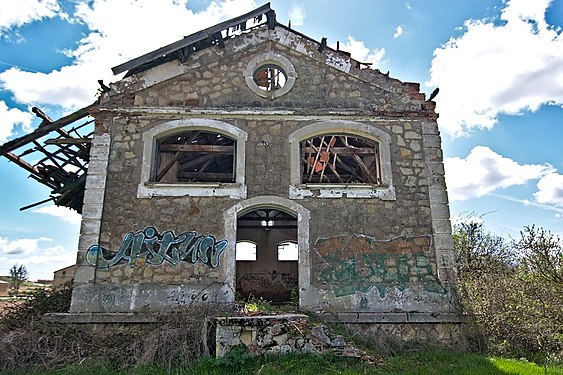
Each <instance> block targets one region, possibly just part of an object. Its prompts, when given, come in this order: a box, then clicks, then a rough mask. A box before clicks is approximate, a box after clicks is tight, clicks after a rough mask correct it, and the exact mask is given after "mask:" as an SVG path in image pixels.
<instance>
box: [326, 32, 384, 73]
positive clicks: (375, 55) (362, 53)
mask: <svg viewBox="0 0 563 375" xmlns="http://www.w3.org/2000/svg"><path fill="white" fill-rule="evenodd" d="M330 47H331V48H334V49H336V43H333V44H331V45H330ZM340 49H341V50H342V51H346V52H350V54H351V55H352V58H354V59H356V60H358V61H360V62H366V63H372V64H373V65H372V68H377V66H379V64H380V63H381V61H382V59H383V55H384V54H385V48H381V49H377V48H376V49H374V50H371V49H369V48H368V47H366V45H365V44H364V42H363V41H361V40H356V39H355V38H354V37H353V36H348V40H347V41H346V42H344V43H340Z"/></svg>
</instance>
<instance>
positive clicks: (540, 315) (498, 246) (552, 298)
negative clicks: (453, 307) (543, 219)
mask: <svg viewBox="0 0 563 375" xmlns="http://www.w3.org/2000/svg"><path fill="white" fill-rule="evenodd" d="M531 233H532V234H533V236H531V235H530V234H531ZM538 233H539V234H538ZM546 233H548V232H545V231H543V230H540V231H539V232H537V233H536V230H535V229H534V227H527V228H526V229H525V231H524V232H523V233H522V239H520V240H519V241H513V242H512V243H507V242H506V241H505V240H504V239H502V238H500V237H498V236H495V235H494V234H490V233H488V232H486V231H485V229H484V226H483V224H482V223H477V224H475V223H470V224H467V223H466V224H464V225H457V226H454V250H455V251H456V254H457V259H458V269H459V272H458V274H459V292H460V300H461V301H460V302H461V304H462V306H463V309H464V313H465V314H466V315H467V317H468V323H469V327H468V328H469V329H470V330H472V331H473V333H474V335H473V339H474V340H473V341H474V344H475V345H476V347H477V348H478V349H480V350H483V351H485V352H487V353H488V354H494V355H506V356H511V357H515V358H520V357H527V358H532V359H535V360H540V361H543V360H544V359H545V358H548V357H553V356H561V353H562V350H563V340H562V338H563V289H562V288H561V286H562V285H561V284H559V283H557V282H555V281H556V279H555V278H554V277H546V273H547V272H549V273H548V275H553V274H554V269H555V270H557V268H556V267H555V268H550V269H549V270H548V271H546V269H545V268H542V267H544V265H545V264H550V265H553V264H554V262H549V263H547V262H546V261H545V259H546V256H545V254H550V255H552V254H554V253H555V252H554V251H553V249H554V248H555V249H560V248H561V246H560V244H558V239H557V241H555V239H554V238H553V237H549V236H547V235H546ZM546 238H548V239H549V241H546V240H545V239H546ZM538 239H540V240H538ZM531 245H533V246H534V248H533V249H530V246H531ZM542 246H544V247H545V246H549V250H546V249H545V248H542ZM537 254H540V255H539V256H543V258H542V259H540V260H537V258H536V261H535V262H534V263H531V262H532V260H533V259H534V256H536V257H537V256H538V255H537ZM549 259H551V258H549ZM532 265H533V266H532Z"/></svg>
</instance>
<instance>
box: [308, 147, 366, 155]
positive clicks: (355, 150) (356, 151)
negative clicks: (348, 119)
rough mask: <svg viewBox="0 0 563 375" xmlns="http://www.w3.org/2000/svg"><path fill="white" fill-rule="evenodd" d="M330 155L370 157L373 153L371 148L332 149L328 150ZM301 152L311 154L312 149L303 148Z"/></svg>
mask: <svg viewBox="0 0 563 375" xmlns="http://www.w3.org/2000/svg"><path fill="white" fill-rule="evenodd" d="M330 151H331V152H332V153H336V154H340V155H348V156H350V155H354V154H357V155H372V154H373V153H374V151H375V150H374V148H373V147H362V148H350V147H332V148H331V149H330ZM302 152H308V153H313V152H314V149H313V148H311V147H303V149H302Z"/></svg>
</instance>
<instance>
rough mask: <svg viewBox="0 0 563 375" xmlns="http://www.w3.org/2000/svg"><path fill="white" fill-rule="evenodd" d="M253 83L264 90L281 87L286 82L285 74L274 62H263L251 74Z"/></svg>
mask: <svg viewBox="0 0 563 375" xmlns="http://www.w3.org/2000/svg"><path fill="white" fill-rule="evenodd" d="M253 78H254V83H256V85H257V86H258V87H259V88H260V89H261V90H264V91H274V90H280V89H282V88H283V87H284V86H285V84H286V83H287V74H285V72H284V70H283V69H282V68H281V67H279V66H278V65H275V64H265V65H262V66H261V67H259V68H258V69H256V71H255V72H254V75H253Z"/></svg>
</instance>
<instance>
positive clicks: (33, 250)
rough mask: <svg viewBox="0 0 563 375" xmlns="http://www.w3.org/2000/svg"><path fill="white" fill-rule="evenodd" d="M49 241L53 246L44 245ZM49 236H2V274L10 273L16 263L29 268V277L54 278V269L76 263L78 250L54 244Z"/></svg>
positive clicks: (0, 270) (0, 263) (0, 257)
mask: <svg viewBox="0 0 563 375" xmlns="http://www.w3.org/2000/svg"><path fill="white" fill-rule="evenodd" d="M43 242H49V243H51V245H52V246H47V247H45V246H44V243H43ZM52 242H53V240H52V239H50V238H47V237H40V238H34V239H28V238H24V239H16V240H10V239H8V238H6V237H0V275H8V274H9V269H10V268H11V266H12V265H14V264H21V265H24V266H25V267H26V268H27V271H28V275H29V278H30V279H32V280H37V279H52V278H53V271H55V270H58V269H61V268H63V267H66V266H69V265H71V264H74V263H76V250H67V249H65V248H64V247H63V246H61V245H53V244H52Z"/></svg>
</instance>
